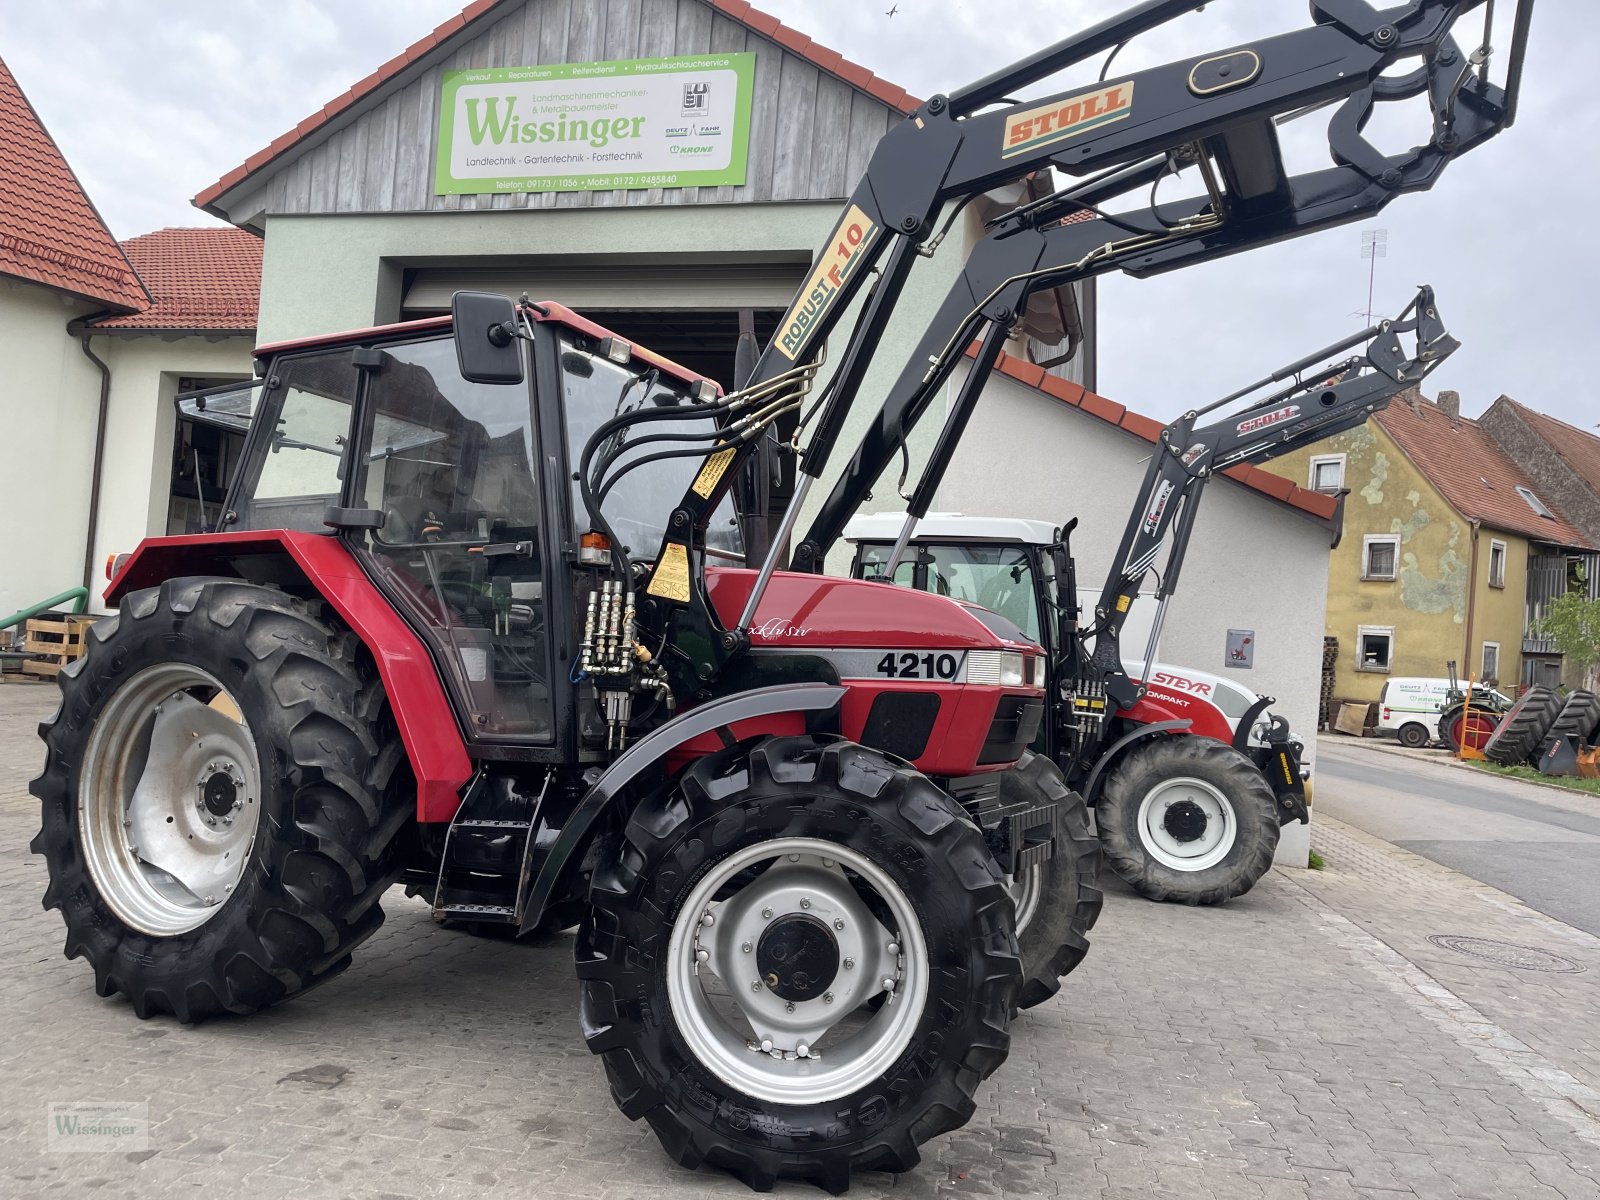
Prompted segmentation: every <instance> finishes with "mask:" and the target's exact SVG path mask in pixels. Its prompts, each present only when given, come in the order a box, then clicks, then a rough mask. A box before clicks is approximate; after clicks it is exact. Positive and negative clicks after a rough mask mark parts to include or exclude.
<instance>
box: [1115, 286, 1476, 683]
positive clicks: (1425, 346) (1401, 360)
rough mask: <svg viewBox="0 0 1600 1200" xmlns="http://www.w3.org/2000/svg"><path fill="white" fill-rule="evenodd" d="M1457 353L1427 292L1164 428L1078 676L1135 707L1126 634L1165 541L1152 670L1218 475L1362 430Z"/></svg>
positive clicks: (1150, 651)
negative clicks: (1410, 338) (1207, 491)
mask: <svg viewBox="0 0 1600 1200" xmlns="http://www.w3.org/2000/svg"><path fill="white" fill-rule="evenodd" d="M1401 334H1415V335H1416V348H1415V350H1414V352H1413V353H1412V354H1411V355H1410V356H1409V357H1408V356H1407V354H1406V352H1405V350H1404V348H1403V347H1402V345H1401V342H1400V335H1401ZM1363 342H1365V343H1367V346H1366V349H1365V352H1364V353H1363V354H1362V355H1360V356H1358V357H1354V358H1350V359H1346V360H1344V361H1341V362H1336V363H1329V360H1330V359H1332V358H1334V356H1336V355H1339V354H1342V353H1343V352H1345V351H1347V350H1349V349H1351V348H1352V347H1354V346H1358V345H1360V344H1362V343H1363ZM1459 345H1460V343H1459V342H1457V341H1456V339H1455V338H1453V337H1451V336H1450V334H1449V333H1448V332H1447V331H1446V330H1445V327H1444V324H1443V322H1442V321H1441V320H1440V317H1439V310H1438V305H1437V304H1436V302H1435V300H1434V295H1433V289H1432V288H1430V287H1423V288H1420V289H1419V290H1418V292H1417V296H1416V298H1415V299H1414V300H1413V301H1412V302H1411V305H1410V306H1409V307H1408V308H1407V309H1406V310H1405V312H1403V313H1402V314H1401V315H1400V316H1399V317H1398V318H1396V319H1394V320H1392V321H1381V322H1379V323H1378V324H1377V325H1374V326H1372V327H1371V328H1369V329H1364V330H1362V331H1361V332H1360V333H1358V334H1355V335H1354V336H1352V337H1349V338H1346V339H1344V340H1343V341H1340V342H1335V343H1334V344H1333V345H1331V346H1327V347H1325V348H1323V349H1322V350H1319V351H1317V352H1316V353H1314V354H1310V355H1307V356H1306V357H1305V358H1302V359H1300V360H1299V361H1297V362H1294V363H1291V364H1289V365H1288V366H1286V367H1284V368H1282V369H1281V370H1279V371H1276V372H1274V373H1273V374H1272V375H1270V376H1269V377H1267V378H1266V379H1263V380H1260V381H1258V382H1256V383H1253V384H1251V385H1249V386H1248V387H1245V388H1241V389H1240V390H1239V391H1236V392H1234V393H1233V394H1231V395H1228V396H1224V397H1222V398H1221V399H1220V400H1217V401H1215V402H1213V403H1212V404H1209V405H1206V406H1205V407H1204V408H1200V409H1192V410H1190V411H1189V412H1186V413H1184V414H1183V415H1182V416H1181V417H1179V418H1178V419H1177V420H1176V421H1174V422H1172V424H1170V425H1168V426H1167V427H1166V428H1165V429H1163V430H1162V431H1161V436H1160V438H1159V439H1158V440H1157V443H1156V449H1155V453H1154V454H1153V455H1152V456H1151V458H1150V464H1149V466H1148V467H1147V468H1146V469H1145V475H1144V481H1143V483H1142V484H1141V485H1140V488H1139V492H1138V500H1137V502H1136V503H1135V505H1134V508H1133V511H1132V512H1131V513H1130V514H1129V517H1128V524H1127V526H1126V528H1124V530H1123V532H1122V539H1121V541H1120V542H1119V544H1118V546H1117V553H1116V557H1115V558H1114V559H1113V560H1112V561H1113V564H1114V565H1113V567H1112V570H1111V573H1110V574H1109V575H1108V576H1107V578H1106V582H1105V587H1104V588H1103V589H1102V591H1101V593H1100V599H1099V601H1098V602H1097V603H1096V605H1095V611H1094V625H1093V629H1094V647H1093V654H1092V657H1091V659H1090V661H1089V663H1088V664H1087V669H1086V671H1085V672H1084V673H1085V674H1086V675H1087V676H1088V678H1089V679H1090V680H1092V681H1094V682H1096V683H1098V684H1100V685H1102V686H1103V687H1104V688H1105V691H1106V694H1107V696H1109V697H1110V699H1111V700H1112V701H1113V702H1114V703H1115V704H1116V705H1117V707H1119V708H1127V707H1129V706H1130V705H1131V704H1133V703H1134V702H1135V701H1136V700H1137V699H1138V689H1137V687H1136V685H1135V684H1134V683H1133V682H1132V681H1131V680H1130V679H1129V678H1128V675H1127V673H1126V671H1125V670H1124V669H1123V666H1122V653H1121V634H1122V627H1123V625H1124V624H1125V623H1126V622H1127V618H1128V611H1129V609H1130V608H1131V607H1132V604H1133V601H1134V600H1135V599H1136V598H1137V597H1138V595H1139V588H1140V586H1141V585H1142V584H1143V583H1144V580H1145V577H1146V576H1147V575H1148V574H1149V572H1150V571H1151V569H1152V568H1153V567H1154V566H1155V562H1156V557H1157V555H1158V554H1159V553H1160V551H1161V547H1162V546H1163V544H1164V543H1165V542H1166V541H1167V539H1168V537H1169V536H1170V537H1171V539H1172V548H1171V550H1170V552H1169V553H1168V555H1167V562H1166V567H1165V570H1164V571H1163V572H1162V574H1161V584H1160V588H1159V590H1158V593H1157V604H1158V607H1157V614H1156V620H1155V624H1154V628H1153V631H1152V634H1151V646H1150V648H1149V649H1148V650H1147V651H1146V654H1145V661H1146V662H1154V661H1155V653H1154V646H1155V642H1156V640H1157V639H1158V638H1159V636H1160V631H1161V617H1162V616H1163V615H1164V612H1165V608H1166V602H1167V600H1168V598H1170V597H1171V595H1172V594H1173V592H1174V591H1176V590H1177V586H1178V579H1179V575H1180V573H1181V571H1182V568H1183V559H1184V555H1185V553H1186V552H1187V550H1188V546H1189V539H1190V536H1191V535H1192V533H1193V531H1194V521H1195V516H1196V514H1197V512H1198V510H1199V503H1200V495H1201V492H1202V490H1203V489H1204V487H1205V484H1206V482H1207V481H1208V480H1209V479H1210V478H1211V477H1212V476H1213V475H1214V474H1215V473H1216V472H1217V471H1221V470H1225V469H1227V468H1228V467H1231V466H1237V465H1239V464H1241V463H1261V462H1267V461H1269V460H1270V459H1274V458H1278V457H1281V456H1282V455H1285V454H1288V453H1291V452H1292V451H1295V450H1298V449H1300V448H1301V447H1303V446H1306V445H1309V444H1310V443H1312V442H1316V441H1321V440H1322V439H1324V438H1327V437H1332V436H1333V435H1334V434H1336V433H1340V432H1343V431H1344V430H1346V429H1351V428H1354V427H1356V426H1358V425H1360V424H1362V423H1363V422H1365V421H1366V419H1367V418H1368V417H1369V416H1371V415H1372V414H1373V413H1374V412H1377V411H1378V410H1379V409H1381V408H1384V407H1387V405H1388V403H1389V401H1390V399H1392V398H1393V397H1394V396H1395V395H1397V394H1398V393H1400V392H1402V391H1405V390H1406V389H1408V388H1413V387H1416V386H1418V385H1419V384H1420V383H1421V382H1422V380H1423V379H1425V378H1426V377H1427V376H1428V375H1429V374H1430V373H1432V372H1433V371H1434V370H1435V369H1437V368H1438V366H1439V365H1440V364H1441V363H1442V362H1444V360H1445V359H1446V358H1448V357H1449V356H1450V355H1451V354H1452V353H1453V352H1454V351H1455V350H1456V348H1457V347H1458V346H1459ZM1285 379H1292V380H1293V381H1294V382H1293V383H1291V384H1290V385H1289V386H1287V387H1284V388H1281V389H1279V390H1277V391H1274V392H1273V393H1271V394H1270V395H1267V396H1265V397H1263V398H1261V399H1258V400H1255V401H1254V402H1252V403H1251V404H1250V405H1249V406H1248V407H1246V408H1243V409H1241V410H1239V411H1236V412H1234V413H1231V414H1230V415H1228V416H1226V417H1223V418H1221V419H1219V420H1217V421H1214V422H1212V423H1211V424H1209V425H1204V426H1200V425H1198V424H1197V423H1198V421H1199V419H1200V418H1201V417H1202V416H1204V415H1206V414H1207V413H1211V412H1214V411H1216V410H1218V409H1220V408H1225V407H1228V406H1229V405H1232V404H1236V403H1237V402H1238V401H1239V400H1241V399H1243V398H1244V397H1246V396H1248V395H1251V394H1253V393H1256V392H1259V391H1260V390H1261V389H1262V388H1264V387H1270V386H1272V385H1273V384H1277V383H1281V382H1282V381H1283V380H1285Z"/></svg>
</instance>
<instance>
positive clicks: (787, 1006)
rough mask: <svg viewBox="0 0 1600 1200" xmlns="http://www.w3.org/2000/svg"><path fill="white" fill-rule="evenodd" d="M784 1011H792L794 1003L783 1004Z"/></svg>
mask: <svg viewBox="0 0 1600 1200" xmlns="http://www.w3.org/2000/svg"><path fill="white" fill-rule="evenodd" d="M784 1011H785V1012H793V1011H794V1005H793V1004H786V1005H784Z"/></svg>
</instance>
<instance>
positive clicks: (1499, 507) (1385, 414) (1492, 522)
mask: <svg viewBox="0 0 1600 1200" xmlns="http://www.w3.org/2000/svg"><path fill="white" fill-rule="evenodd" d="M1416 395H1417V393H1415V392H1413V393H1409V394H1408V395H1404V396H1398V397H1396V398H1395V399H1394V401H1393V402H1392V403H1390V405H1389V407H1388V408H1386V409H1384V410H1382V411H1381V412H1379V413H1377V414H1376V415H1375V416H1374V417H1373V420H1375V421H1377V422H1378V424H1379V425H1381V426H1382V427H1383V430H1384V432H1385V433H1387V434H1388V435H1389V436H1390V437H1391V438H1393V439H1394V442H1395V444H1396V445H1397V446H1399V447H1400V450H1401V451H1402V453H1404V454H1405V456H1406V457H1407V458H1409V459H1410V460H1411V461H1412V462H1413V463H1415V464H1416V467H1417V470H1419V471H1421V472H1422V474H1423V475H1424V477H1426V478H1427V480H1428V482H1429V483H1431V484H1433V486H1434V487H1436V488H1437V489H1439V493H1440V495H1442V496H1443V497H1444V498H1445V500H1446V501H1448V502H1449V504H1450V506H1451V507H1452V508H1454V509H1455V510H1456V511H1457V512H1458V513H1460V514H1461V515H1462V516H1463V517H1466V518H1467V519H1468V520H1469V521H1479V522H1482V523H1483V524H1484V525H1488V526H1490V527H1491V528H1494V529H1503V530H1506V531H1507V532H1510V533H1520V534H1523V535H1524V536H1527V537H1532V538H1537V539H1539V540H1540V541H1544V542H1554V543H1555V544H1556V545H1558V546H1579V547H1583V548H1585V549H1588V548H1590V546H1589V540H1588V539H1587V538H1585V537H1584V536H1583V534H1582V533H1580V532H1578V530H1577V529H1575V528H1574V527H1573V526H1572V525H1571V524H1570V523H1568V521H1567V520H1566V518H1564V517H1562V516H1560V515H1559V510H1557V508H1556V506H1555V504H1553V503H1552V502H1551V501H1550V500H1549V499H1547V498H1546V497H1544V496H1539V492H1538V489H1537V488H1535V487H1534V486H1533V481H1532V480H1531V479H1529V478H1528V477H1527V476H1526V475H1524V474H1523V473H1522V471H1521V470H1520V469H1519V468H1518V467H1517V465H1516V464H1515V463H1514V462H1512V461H1511V460H1510V459H1509V458H1507V457H1506V456H1505V454H1503V453H1502V452H1501V450H1500V448H1499V447H1498V446H1496V445H1495V444H1494V442H1493V441H1492V440H1491V439H1490V437H1489V435H1488V434H1487V433H1485V432H1484V431H1483V430H1482V429H1480V428H1479V427H1478V423H1477V422H1476V421H1473V420H1469V419H1468V418H1466V417H1454V418H1452V417H1451V416H1450V415H1449V414H1447V413H1446V412H1444V410H1442V409H1440V408H1439V407H1437V406H1436V405H1434V404H1431V403H1429V402H1428V401H1427V400H1423V399H1417V400H1416V401H1415V403H1413V397H1415V396H1416ZM1519 487H1521V488H1527V489H1528V490H1529V491H1530V492H1532V493H1533V494H1534V495H1536V496H1539V500H1540V501H1541V503H1543V504H1544V505H1545V507H1546V508H1548V509H1549V510H1550V511H1551V512H1552V513H1556V514H1557V515H1555V516H1551V517H1542V516H1540V515H1539V514H1538V513H1536V512H1535V511H1534V510H1533V506H1532V505H1530V504H1529V503H1528V502H1527V501H1526V500H1524V499H1523V498H1522V497H1521V496H1520V495H1518V494H1517V489H1518V488H1519Z"/></svg>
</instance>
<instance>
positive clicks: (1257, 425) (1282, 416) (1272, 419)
mask: <svg viewBox="0 0 1600 1200" xmlns="http://www.w3.org/2000/svg"><path fill="white" fill-rule="evenodd" d="M1299 415H1300V406H1299V405H1298V404H1285V405H1284V406H1283V407H1282V408H1275V409H1273V410H1272V411H1271V412H1264V413H1258V414H1257V415H1256V416H1253V417H1246V418H1245V419H1244V420H1243V421H1240V422H1239V423H1238V424H1237V425H1235V426H1234V428H1235V429H1237V430H1238V431H1239V432H1240V433H1254V432H1256V430H1258V429H1265V428H1267V427H1268V426H1269V425H1278V424H1281V423H1282V422H1284V421H1288V420H1290V419H1292V418H1294V417H1298V416H1299Z"/></svg>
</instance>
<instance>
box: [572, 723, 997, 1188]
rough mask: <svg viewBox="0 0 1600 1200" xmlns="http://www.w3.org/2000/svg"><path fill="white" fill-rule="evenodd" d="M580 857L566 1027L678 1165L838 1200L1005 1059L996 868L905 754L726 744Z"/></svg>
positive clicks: (968, 1107)
mask: <svg viewBox="0 0 1600 1200" xmlns="http://www.w3.org/2000/svg"><path fill="white" fill-rule="evenodd" d="M600 862H601V864H602V865H601V866H600V868H599V869H598V870H597V871H596V873H595V876H594V880H593V886H592V889H591V893H590V896H591V908H590V913H589V915H588V917H587V918H586V919H585V921H584V923H583V926H582V929H581V931H580V933H579V935H578V951H577V959H578V974H579V977H580V978H581V980H582V983H583V995H582V1018H581V1019H582V1023H583V1030H584V1037H585V1038H586V1040H587V1041H588V1044H589V1048H590V1049H591V1050H592V1051H594V1052H595V1053H597V1054H600V1055H601V1056H602V1057H603V1059H604V1061H605V1068H606V1076H607V1078H608V1079H609V1080H610V1083H611V1092H612V1095H613V1097H614V1098H615V1099H616V1102H617V1105H618V1107H619V1108H620V1109H621V1110H622V1113H623V1115H624V1116H626V1117H628V1118H629V1119H631V1120H637V1119H639V1118H640V1117H643V1118H644V1119H645V1120H647V1121H649V1122H650V1125H651V1126H652V1127H653V1128H654V1129H655V1132H656V1135H657V1136H658V1137H659V1138H660V1139H661V1144H662V1146H663V1147H664V1148H665V1149H666V1151H667V1153H668V1154H669V1155H670V1156H671V1157H672V1158H674V1159H675V1160H676V1161H677V1162H679V1163H681V1164H682V1165H684V1166H686V1167H697V1166H699V1165H701V1164H702V1163H708V1164H711V1165H713V1166H718V1167H722V1168H724V1169H726V1170H728V1171H731V1172H732V1173H733V1174H735V1175H736V1176H738V1177H739V1178H740V1179H742V1180H744V1182H745V1183H746V1184H748V1185H749V1186H750V1187H752V1188H755V1189H757V1190H762V1191H765V1190H767V1189H770V1188H771V1187H773V1186H774V1185H775V1184H776V1183H777V1181H778V1180H779V1179H780V1178H796V1179H803V1180H809V1181H811V1182H813V1183H815V1184H818V1185H819V1186H821V1187H823V1188H825V1189H826V1190H828V1191H830V1192H833V1193H836V1194H837V1193H838V1192H841V1191H843V1190H844V1189H845V1188H846V1187H848V1186H849V1183H850V1178H851V1176H852V1175H853V1174H854V1173H855V1172H858V1171H872V1170H877V1171H906V1170H909V1169H910V1168H912V1167H913V1166H915V1165H916V1163H917V1161H918V1157H919V1153H918V1150H917V1146H918V1145H919V1144H920V1143H922V1142H924V1141H926V1140H927V1139H929V1138H931V1137H934V1136H937V1135H938V1134H940V1133H944V1132H946V1131H948V1130H951V1129H955V1128H957V1127H958V1126H960V1125H962V1124H964V1123H965V1122H966V1121H967V1120H968V1118H970V1117H971V1115H972V1113H973V1111H974V1107H975V1106H974V1103H973V1092H974V1091H975V1090H976V1088H977V1086H978V1084H979V1083H980V1082H981V1081H982V1080H983V1079H984V1078H986V1077H987V1076H988V1075H989V1074H990V1073H991V1072H993V1071H994V1070H995V1069H996V1068H997V1067H998V1066H999V1065H1000V1064H1001V1063H1002V1062H1003V1061H1004V1060H1005V1057H1006V1053H1007V1050H1008V1049H1009V1045H1010V1035H1009V1033H1008V1031H1007V1022H1008V1020H1009V1014H1010V1010H1011V1006H1012V1004H1013V1003H1014V1001H1015V999H1016V993H1017V988H1018V985H1019V982H1020V978H1021V970H1020V965H1019V963H1018V959H1017V949H1016V938H1015V935H1014V933H1013V930H1012V905H1011V902H1010V900H1009V898H1008V897H1007V894H1006V889H1005V883H1004V880H1003V877H1002V876H1001V874H1000V871H999V869H998V867H997V865H996V864H995V861H994V858H993V856H992V855H991V854H990V852H989V848H988V846H987V844H986V843H985V842H984V839H983V835H982V834H981V833H980V832H979V830H978V828H977V827H976V826H975V825H974V824H973V823H972V822H971V821H970V820H969V819H968V818H967V816H966V814H965V813H964V812H963V811H962V809H961V808H960V806H959V805H957V804H956V803H955V801H953V800H952V799H951V798H950V797H949V796H947V795H945V793H943V792H942V791H940V790H939V789H938V788H937V787H935V786H934V785H933V784H932V783H931V782H930V781H929V780H927V779H926V778H924V777H923V776H921V775H919V774H918V773H917V772H915V771H914V770H911V769H910V768H908V767H906V766H905V765H904V764H901V763H899V762H896V761H892V760H890V759H888V758H885V757H884V756H883V755H881V754H878V753H877V752H875V751H872V750H868V749H865V748H864V747H861V746H859V745H856V744H854V743H852V742H844V741H838V740H829V739H823V738H814V737H778V738H770V739H767V740H764V741H760V742H755V743H741V744H738V745H735V746H731V747H728V748H727V749H725V750H722V751H719V752H718V753H716V754H712V755H709V756H707V757H706V758H703V759H701V760H699V761H698V762H696V763H694V764H693V765H692V766H690V767H689V768H688V769H687V770H686V771H685V772H684V773H683V775H682V776H680V777H679V779H678V780H676V781H674V782H672V783H670V784H668V785H666V786H664V787H663V788H662V789H660V790H659V791H658V792H657V793H656V794H655V795H653V796H652V797H650V798H648V799H646V800H645V801H643V802H642V803H641V804H640V805H639V806H638V808H637V809H635V811H634V812H633V814H632V815H631V817H630V818H629V820H628V822H627V826H626V828H625V829H624V830H623V831H622V833H621V834H620V835H617V836H615V837H614V838H613V839H612V840H611V841H610V842H609V843H608V844H607V845H606V846H605V847H604V848H603V850H602V853H601V857H600ZM885 982H887V983H888V986H887V987H885V986H884V984H885ZM886 991H887V992H888V993H889V998H888V1001H887V1002H886V1003H883V1004H881V1005H879V1006H877V1008H876V1009H875V1010H874V1009H873V1008H872V1006H870V1005H869V1004H868V1003H867V1002H868V1001H869V1000H870V999H872V998H873V997H874V996H877V995H883V994H884V993H885V992H886Z"/></svg>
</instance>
